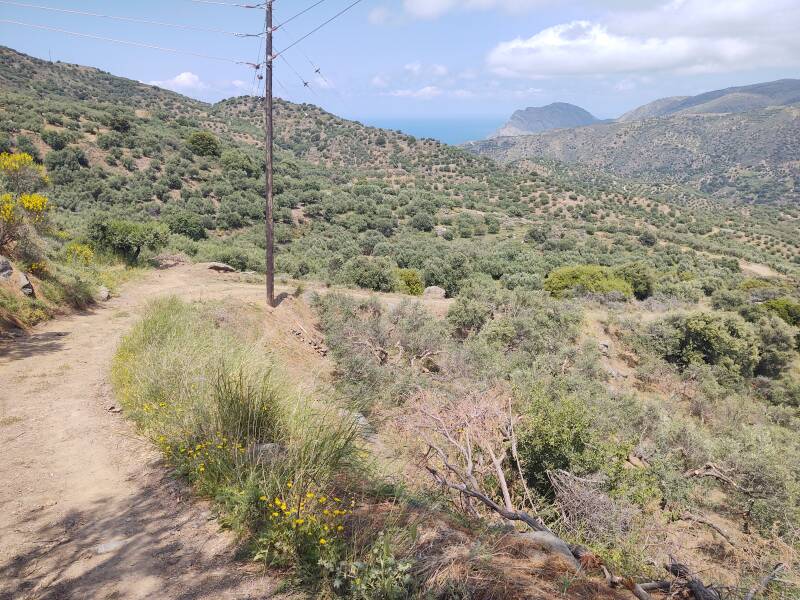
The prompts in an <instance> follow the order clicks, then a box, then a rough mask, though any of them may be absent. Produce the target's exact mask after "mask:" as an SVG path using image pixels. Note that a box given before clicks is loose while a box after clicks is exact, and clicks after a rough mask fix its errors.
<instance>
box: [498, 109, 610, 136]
mask: <svg viewBox="0 0 800 600" xmlns="http://www.w3.org/2000/svg"><path fill="white" fill-rule="evenodd" d="M597 122H598V119H597V118H595V117H594V116H593V115H592V114H591V113H589V112H588V111H586V110H584V109H582V108H581V107H580V106H575V105H574V104H567V103H565V102H555V103H553V104H548V105H547V106H538V107H528V108H526V109H524V110H518V111H516V112H515V113H514V114H513V115H511V119H510V120H509V121H508V122H507V123H506V124H505V125H503V127H501V128H500V129H498V130H497V131H496V132H494V133H493V134H492V135H490V136H489V138H490V139H491V138H496V137H506V136H509V137H511V136H518V135H530V134H533V133H541V132H543V131H549V130H551V129H564V128H570V127H583V126H584V125H593V124H594V123H597Z"/></svg>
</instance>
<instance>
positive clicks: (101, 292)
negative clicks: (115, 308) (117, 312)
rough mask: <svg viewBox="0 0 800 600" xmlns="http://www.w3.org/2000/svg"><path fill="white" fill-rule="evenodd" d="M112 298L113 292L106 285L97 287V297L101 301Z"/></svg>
mask: <svg viewBox="0 0 800 600" xmlns="http://www.w3.org/2000/svg"><path fill="white" fill-rule="evenodd" d="M110 298H111V292H110V291H109V289H108V288H107V287H106V286H104V285H101V286H100V287H99V288H97V299H98V300H99V301H100V302H106V301H108V300H109V299H110Z"/></svg>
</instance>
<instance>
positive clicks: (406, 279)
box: [397, 269, 425, 296]
mask: <svg viewBox="0 0 800 600" xmlns="http://www.w3.org/2000/svg"><path fill="white" fill-rule="evenodd" d="M397 279H398V280H399V281H400V283H399V286H398V288H397V291H399V292H402V293H404V294H410V295H411V296H422V293H423V292H424V291H425V284H424V283H423V282H422V275H421V274H420V272H419V271H417V270H416V269H397Z"/></svg>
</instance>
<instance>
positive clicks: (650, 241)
mask: <svg viewBox="0 0 800 600" xmlns="http://www.w3.org/2000/svg"><path fill="white" fill-rule="evenodd" d="M639 243H640V244H642V246H646V247H648V248H652V247H653V246H655V245H656V244H657V243H658V237H656V234H655V233H653V232H652V231H645V232H643V233H642V234H641V235H640V236H639Z"/></svg>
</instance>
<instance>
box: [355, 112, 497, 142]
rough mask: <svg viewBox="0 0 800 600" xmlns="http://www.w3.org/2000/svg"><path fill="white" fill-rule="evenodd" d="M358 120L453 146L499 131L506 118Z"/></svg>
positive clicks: (483, 137)
mask: <svg viewBox="0 0 800 600" xmlns="http://www.w3.org/2000/svg"><path fill="white" fill-rule="evenodd" d="M359 120H360V121H361V122H362V123H364V124H365V125H369V126H371V127H380V128H381V129H393V130H399V131H402V132H403V133H405V134H408V135H413V136H414V137H417V138H433V139H435V140H439V141H440V142H444V143H445V144H453V145H455V144H463V143H464V142H471V141H473V140H482V139H485V138H486V137H487V136H488V135H489V134H490V133H492V132H493V131H495V130H497V129H499V128H500V127H501V126H502V125H503V124H504V123H505V122H506V121H507V120H508V118H507V117H506V118H503V117H496V118H489V117H454V118H444V119H433V118H424V119H415V118H374V119H359Z"/></svg>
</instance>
